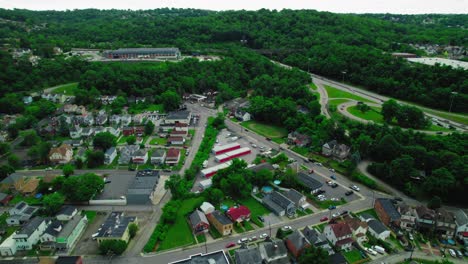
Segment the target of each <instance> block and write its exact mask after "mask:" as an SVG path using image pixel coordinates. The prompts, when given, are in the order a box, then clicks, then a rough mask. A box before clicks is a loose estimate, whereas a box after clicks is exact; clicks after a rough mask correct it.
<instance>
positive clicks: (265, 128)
mask: <svg viewBox="0 0 468 264" xmlns="http://www.w3.org/2000/svg"><path fill="white" fill-rule="evenodd" d="M241 124H242V126H243V127H245V128H248V129H250V130H252V131H254V132H255V133H257V134H260V135H262V136H264V137H269V138H282V137H285V136H287V135H288V131H287V130H286V129H285V128H282V127H278V126H272V125H267V124H262V123H259V122H256V121H253V120H250V121H246V122H242V123H241Z"/></svg>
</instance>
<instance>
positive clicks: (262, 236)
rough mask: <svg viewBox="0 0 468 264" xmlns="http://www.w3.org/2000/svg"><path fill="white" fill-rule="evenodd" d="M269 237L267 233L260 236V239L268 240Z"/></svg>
mask: <svg viewBox="0 0 468 264" xmlns="http://www.w3.org/2000/svg"><path fill="white" fill-rule="evenodd" d="M267 236H268V235H267V234H266V233H263V234H261V235H260V239H264V238H267Z"/></svg>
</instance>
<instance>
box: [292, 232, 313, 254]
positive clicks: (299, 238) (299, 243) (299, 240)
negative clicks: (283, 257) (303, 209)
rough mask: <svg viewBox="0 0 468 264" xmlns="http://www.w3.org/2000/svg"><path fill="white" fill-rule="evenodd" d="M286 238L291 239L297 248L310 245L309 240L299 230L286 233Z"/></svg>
mask: <svg viewBox="0 0 468 264" xmlns="http://www.w3.org/2000/svg"><path fill="white" fill-rule="evenodd" d="M286 240H289V241H291V243H292V244H293V245H294V247H295V248H296V249H297V250H301V249H303V248H305V247H306V246H307V245H310V243H309V241H308V240H307V239H306V237H305V236H304V235H303V234H302V233H301V232H300V231H299V230H295V231H294V232H293V233H292V234H290V235H288V236H287V237H286Z"/></svg>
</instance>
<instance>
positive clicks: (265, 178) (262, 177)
mask: <svg viewBox="0 0 468 264" xmlns="http://www.w3.org/2000/svg"><path fill="white" fill-rule="evenodd" d="M272 180H273V173H272V172H271V171H269V170H268V169H262V170H260V171H258V172H257V173H254V174H253V175H252V183H253V184H255V185H256V186H264V185H266V184H268V183H269V182H271V181H272Z"/></svg>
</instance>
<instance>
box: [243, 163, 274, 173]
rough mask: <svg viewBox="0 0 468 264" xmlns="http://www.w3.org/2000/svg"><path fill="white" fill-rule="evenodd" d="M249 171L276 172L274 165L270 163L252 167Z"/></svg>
mask: <svg viewBox="0 0 468 264" xmlns="http://www.w3.org/2000/svg"><path fill="white" fill-rule="evenodd" d="M248 169H249V170H251V171H253V172H259V171H261V170H269V171H274V170H275V168H274V167H273V165H271V164H270V163H268V162H264V163H260V164H258V165H255V166H253V167H250V168H248Z"/></svg>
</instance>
